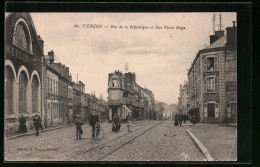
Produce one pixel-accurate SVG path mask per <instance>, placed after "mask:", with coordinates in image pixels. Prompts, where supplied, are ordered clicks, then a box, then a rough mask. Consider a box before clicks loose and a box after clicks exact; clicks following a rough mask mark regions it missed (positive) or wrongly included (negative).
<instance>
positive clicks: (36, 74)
mask: <svg viewBox="0 0 260 167" xmlns="http://www.w3.org/2000/svg"><path fill="white" fill-rule="evenodd" d="M34 75H35V76H36V77H37V79H38V82H39V85H41V80H40V76H39V74H38V72H37V71H36V70H33V72H32V74H31V83H32V79H33V77H34Z"/></svg>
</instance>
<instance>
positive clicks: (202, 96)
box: [188, 22, 237, 123]
mask: <svg viewBox="0 0 260 167" xmlns="http://www.w3.org/2000/svg"><path fill="white" fill-rule="evenodd" d="M236 32H237V27H236V25H235V22H233V27H227V28H226V33H227V34H226V35H225V34H224V33H225V32H224V31H216V32H215V34H214V35H210V45H209V46H207V47H206V48H204V49H202V50H200V51H199V52H198V54H197V55H196V57H195V59H194V61H193V63H192V65H191V67H190V69H189V72H188V88H189V103H188V105H189V108H190V109H193V108H197V109H198V110H199V114H200V118H201V121H202V122H210V123H218V122H236V115H237V50H236V49H237V48H236V41H237V39H236Z"/></svg>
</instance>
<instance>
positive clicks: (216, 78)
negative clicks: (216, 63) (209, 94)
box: [215, 76, 218, 91]
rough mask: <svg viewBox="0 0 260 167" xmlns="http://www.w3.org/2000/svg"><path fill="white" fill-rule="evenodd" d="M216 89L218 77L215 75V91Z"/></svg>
mask: <svg viewBox="0 0 260 167" xmlns="http://www.w3.org/2000/svg"><path fill="white" fill-rule="evenodd" d="M217 90H218V77H217V76H216V77H215V91H217Z"/></svg>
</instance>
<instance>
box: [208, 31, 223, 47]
mask: <svg viewBox="0 0 260 167" xmlns="http://www.w3.org/2000/svg"><path fill="white" fill-rule="evenodd" d="M224 34H225V31H223V30H222V31H215V35H210V36H209V39H210V44H212V43H214V42H215V41H217V40H218V39H219V38H221V37H223V36H224Z"/></svg>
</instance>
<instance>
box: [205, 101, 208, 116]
mask: <svg viewBox="0 0 260 167" xmlns="http://www.w3.org/2000/svg"><path fill="white" fill-rule="evenodd" d="M207 117H208V111H207V103H205V104H204V118H207Z"/></svg>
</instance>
